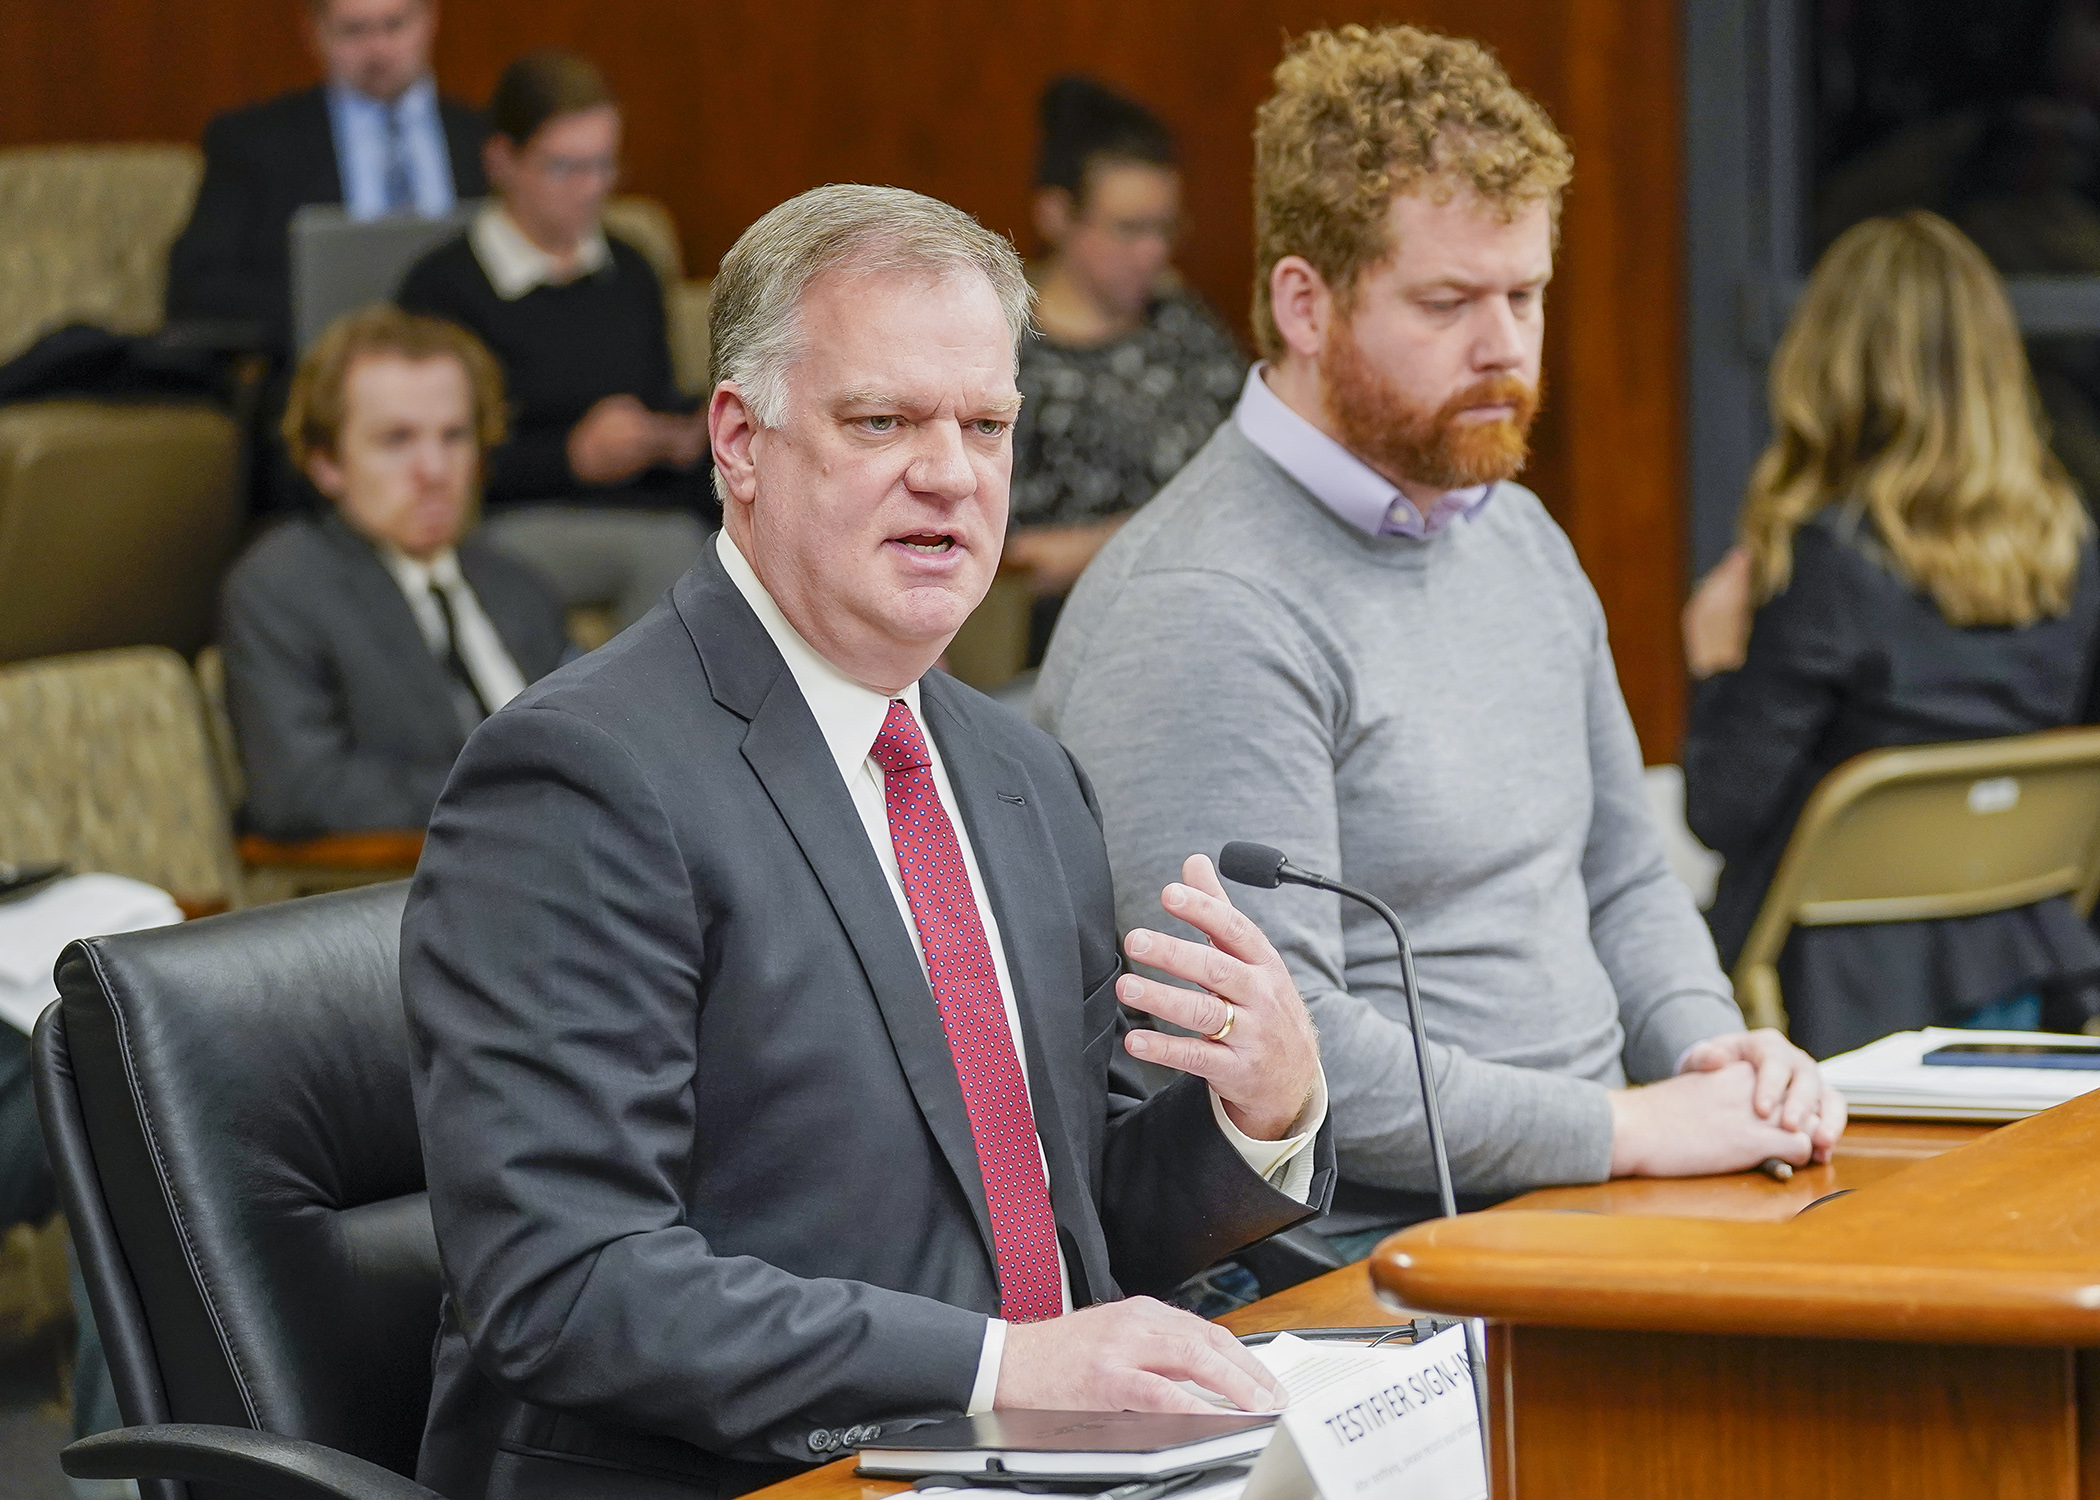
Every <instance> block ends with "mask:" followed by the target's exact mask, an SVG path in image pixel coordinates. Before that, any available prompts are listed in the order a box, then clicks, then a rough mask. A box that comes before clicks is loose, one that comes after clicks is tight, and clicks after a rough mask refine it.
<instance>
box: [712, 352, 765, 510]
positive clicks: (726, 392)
mask: <svg viewBox="0 0 2100 1500" xmlns="http://www.w3.org/2000/svg"><path fill="white" fill-rule="evenodd" d="M758 433H759V425H758V420H757V419H756V418H755V417H753V416H752V415H751V408H750V407H748V406H746V405H745V404H744V393H743V390H742V389H741V388H740V387H739V386H738V385H737V383H736V382H735V381H733V380H725V381H723V382H722V383H721V384H720V385H718V386H716V387H715V393H714V396H713V397H712V398H711V399H710V400H709V401H708V403H707V440H708V443H709V445H710V446H711V447H712V448H713V449H714V454H715V472H716V473H718V474H720V475H721V476H722V487H723V488H724V489H726V490H728V491H729V498H730V499H732V500H734V501H737V502H738V503H739V504H742V505H749V504H750V503H751V502H752V501H753V500H754V499H756V498H757V497H758V462H757V459H756V458H755V457H754V456H753V454H752V451H751V445H752V442H753V440H754V439H755V438H757V436H758Z"/></svg>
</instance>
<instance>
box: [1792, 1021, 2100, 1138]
mask: <svg viewBox="0 0 2100 1500" xmlns="http://www.w3.org/2000/svg"><path fill="white" fill-rule="evenodd" d="M1961 1042H2006V1043H2010V1044H2012V1045H2014V1046H2034V1045H2036V1044H2038V1043H2046V1044H2047V1045H2049V1046H2052V1047H2054V1046H2067V1047H2075V1046H2079V1045H2081V1044H2084V1045H2088V1046H2091V1047H2093V1048H2094V1049H2095V1050H2100V1038H2084V1037H2075V1036H2056V1035H2053V1034H2052V1035H2044V1034H2042V1033H2040V1032H2034V1031H1964V1030H1958V1029H1955V1028H1953V1027H1947V1026H1934V1027H1930V1028H1928V1029H1926V1030H1924V1031H1899V1032H1897V1033H1896V1034H1895V1035H1894V1036H1885V1037H1883V1038H1882V1039H1881V1040H1880V1041H1878V1042H1869V1043H1868V1044H1867V1045H1866V1046H1864V1047H1862V1048H1860V1049H1859V1050H1858V1051H1857V1052H1847V1053H1844V1054H1842V1055H1841V1056H1838V1057H1833V1058H1831V1059H1830V1061H1828V1062H1826V1063H1824V1064H1823V1081H1824V1082H1825V1083H1827V1084H1829V1085H1830V1086H1831V1087H1832V1088H1835V1089H1836V1090H1838V1092H1840V1093H1841V1094H1843V1095H1844V1096H1845V1102H1846V1104H1847V1105H1848V1106H1850V1108H1851V1112H1852V1113H1853V1114H1854V1115H1856V1116H1860V1117H1864V1118H1870V1119H1884V1120H2023V1119H2025V1118H2026V1117H2027V1116H2029V1115H2032V1114H2039V1113H2040V1112H2041V1111H2042V1110H2045V1109H2048V1108H2050V1107H2052V1106H2054V1105H2058V1104H2062V1103H2064V1102H2065V1101H2066V1100H2069V1099H2076V1098H2077V1097H2078V1096H2079V1095H2081V1094H2085V1093H2090V1092H2091V1091H2092V1090H2093V1089H2095V1088H2100V1071H2089V1070H2087V1069H2083V1068H1966V1067H1965V1068H1949V1067H1942V1066H1939V1065H1937V1064H1927V1063H1925V1062H1923V1061H1922V1059H1923V1058H1924V1056H1925V1054H1926V1053H1928V1052H1930V1051H1932V1050H1933V1049H1934V1048H1935V1047H1945V1046H1949V1045H1952V1044H1956V1043H1961Z"/></svg>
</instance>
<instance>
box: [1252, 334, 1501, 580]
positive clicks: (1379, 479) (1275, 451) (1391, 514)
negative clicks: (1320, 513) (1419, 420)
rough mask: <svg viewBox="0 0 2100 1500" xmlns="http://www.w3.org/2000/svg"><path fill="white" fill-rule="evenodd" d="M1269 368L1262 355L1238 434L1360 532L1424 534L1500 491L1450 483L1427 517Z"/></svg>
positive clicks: (1471, 512) (1467, 515)
mask: <svg viewBox="0 0 2100 1500" xmlns="http://www.w3.org/2000/svg"><path fill="white" fill-rule="evenodd" d="M1268 368H1269V365H1268V361H1266V360H1262V361H1258V362H1257V363H1256V364H1255V366H1254V368H1253V369H1251V370H1249V371H1248V372H1247V380H1246V383H1245V384H1244V385H1242V386H1241V387H1240V402H1239V405H1238V406H1235V407H1234V408H1233V409H1232V420H1233V422H1234V423H1235V424H1236V425H1237V426H1238V427H1239V429H1240V435H1241V436H1242V437H1244V438H1246V439H1247V441H1248V442H1250V443H1252V444H1253V445H1254V446H1255V447H1257V448H1259V449H1261V451H1262V452H1264V453H1266V454H1268V455H1269V457H1271V458H1273V459H1275V460H1276V462H1277V463H1278V464H1279V465H1280V466H1281V467H1282V469H1283V471H1284V473H1286V474H1288V475H1290V476H1291V478H1293V479H1295V480H1297V481H1298V482H1299V483H1300V484H1302V485H1304V486H1305V487H1306V488H1307V489H1308V490H1310V491H1311V492H1312V493H1313V496H1314V497H1315V498H1316V499H1317V500H1319V502H1320V503H1321V504H1322V505H1324V506H1326V507H1327V508H1328V509H1329V510H1331V511H1333V512H1334V513H1335V514H1336V515H1338V516H1340V517H1341V518H1342V519H1343V520H1344V521H1347V522H1348V523H1349V524H1350V525H1351V526H1354V527H1355V528H1356V529H1357V530H1358V531H1361V532H1365V533H1367V534H1369V535H1371V536H1381V535H1384V536H1407V537H1413V538H1414V539H1415V540H1416V541H1420V540H1422V539H1423V538H1425V537H1431V536H1434V535H1436V533H1438V532H1439V531H1442V530H1443V529H1444V527H1445V526H1447V525H1449V524H1450V523H1451V521H1452V520H1453V519H1455V518H1459V517H1463V518H1464V519H1466V520H1468V521H1470V520H1472V519H1473V517H1474V516H1475V515H1477V514H1478V513H1479V511H1480V507H1481V506H1483V505H1485V504H1487V503H1488V497H1489V496H1490V495H1492V494H1493V493H1494V492H1495V486H1494V485H1493V484H1492V483H1490V484H1480V485H1474V486H1473V487H1472V488H1471V489H1464V490H1452V491H1451V492H1450V493H1448V494H1444V495H1439V496H1438V497H1437V498H1436V500H1435V501H1434V502H1433V503H1432V504H1431V505H1430V507H1429V514H1427V515H1426V516H1425V515H1424V514H1422V512H1421V511H1420V510H1419V509H1417V508H1416V506H1415V503H1414V501H1412V500H1410V499H1408V498H1407V496H1405V495H1403V494H1402V493H1400V487H1399V486H1398V485H1396V484H1394V483H1393V482H1392V480H1390V479H1388V478H1386V477H1385V476H1384V475H1383V474H1381V473H1379V472H1378V471H1377V470H1376V469H1374V468H1372V467H1371V466H1370V465H1369V464H1367V463H1365V462H1364V461H1363V460H1362V459H1360V458H1358V457H1357V456H1356V455H1355V454H1354V453H1351V452H1350V451H1349V450H1348V449H1347V448H1344V447H1343V446H1342V445H1341V444H1340V443H1338V442H1336V441H1335V440H1334V439H1333V438H1331V437H1329V436H1328V435H1327V434H1326V433H1324V432H1322V431H1320V429H1319V428H1317V427H1315V426H1313V424H1312V423H1310V422H1308V421H1306V420H1305V418H1303V417H1301V416H1299V415H1298V414H1297V413H1296V412H1294V411H1292V410H1291V409H1290V407H1289V406H1287V405H1286V404H1285V403H1284V399H1283V398H1282V397H1281V396H1279V395H1277V394H1276V393H1275V392H1274V391H1272V390H1270V389H1269V383H1268V381H1266V380H1264V379H1263V378H1262V371H1264V370H1266V369H1268Z"/></svg>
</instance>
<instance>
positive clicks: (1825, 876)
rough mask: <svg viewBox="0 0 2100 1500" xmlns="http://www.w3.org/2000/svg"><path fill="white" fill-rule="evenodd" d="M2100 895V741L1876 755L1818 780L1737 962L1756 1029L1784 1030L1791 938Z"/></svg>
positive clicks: (2016, 740)
mask: <svg viewBox="0 0 2100 1500" xmlns="http://www.w3.org/2000/svg"><path fill="white" fill-rule="evenodd" d="M2096 894H2100V729H2068V730H2051V731H2049V732H2047V733H2044V734H2030V735H2017V736H2013V737H2009V738H2005V739H1989V740H1968V741H1964V742H1962V743H1959V744H1952V745H1922V746H1912V747H1904V748H1899V749H1894V750H1875V751H1870V752H1869V753H1867V754H1865V755H1858V756H1854V757H1853V758H1852V759H1851V760H1848V761H1846V762H1845V763H1844V764H1843V765H1841V766H1838V767H1837V768H1836V769H1835V770H1833V771H1832V772H1831V773H1830V774H1829V775H1828V776H1826V777H1824V778H1823V781H1822V783H1821V784H1820V785H1819V786H1817V788H1816V790H1815V792H1814V793H1813V794H1812V795H1811V796H1810V797H1809V799H1808V804H1807V806H1805V807H1804V808H1803V809H1802V810H1801V817H1800V819H1799V821H1797V822H1796V823H1795V824H1794V832H1793V835H1792V837H1791V838H1790V839H1789V840H1788V841H1787V846H1786V853H1785V854H1784V856H1783V857H1782V858H1781V859H1780V862H1779V870H1778V873H1777V874H1776V875H1774V877H1773V879H1772V884H1771V887H1770V889H1769V890H1767V891H1766V893H1765V899H1764V905H1763V906H1762V907H1760V908H1759V910H1758V914H1757V920H1756V922H1755V923H1754V924H1753V925H1752V927H1751V929H1750V936H1749V937H1748V939H1746V940H1745V942H1744V944H1743V950H1742V953H1741V955H1740V957H1739V958H1738V959H1737V961H1736V973H1735V985H1736V998H1737V1000H1738V1001H1739V1002H1741V1004H1742V1006H1743V1010H1744V1013H1745V1015H1746V1016H1747V1017H1748V1018H1749V1020H1750V1022H1751V1024H1752V1025H1757V1026H1784V1025H1785V1024H1786V1013H1785V1007H1784V1003H1783V999H1782V997H1781V995H1780V993H1779V979H1778V971H1777V969H1776V967H1775V965H1776V964H1777V962H1778V958H1779V953H1780V950H1781V949H1782V948H1783V947H1785V945H1786V938H1787V934H1788V933H1789V932H1790V931H1792V930H1793V929H1794V928H1795V927H1797V926H1802V927H1823V926H1834V925H1838V924H1842V923H1860V922H1914V921H1923V920H1929V919H1934V918H1944V917H1969V916H1978V915H1981V914H1983V913H1985V912H1993V911H2006V910H2010V909H2011V908H2013V907H2016V906H2026V905H2029V904H2030V903H2032V902H2036V901H2044V900H2047V899H2049V898H2050V897H2052V896H2068V897H2070V898H2071V901H2072V906H2073V908H2074V909H2075V910H2076V911H2077V912H2078V914H2079V915H2080V916H2084V915H2086V913H2088V912H2089V911H2091V910H2092V907H2093V901H2094V897H2095V895H2096Z"/></svg>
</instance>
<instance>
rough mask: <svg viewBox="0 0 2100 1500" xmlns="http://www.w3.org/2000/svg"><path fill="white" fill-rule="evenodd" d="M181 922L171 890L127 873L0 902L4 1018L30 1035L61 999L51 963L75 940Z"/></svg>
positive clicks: (81, 879)
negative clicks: (45, 1008) (136, 878)
mask: <svg viewBox="0 0 2100 1500" xmlns="http://www.w3.org/2000/svg"><path fill="white" fill-rule="evenodd" d="M181 920H182V909H181V908H180V907H178V906H177V905H176V904H175V902H174V899H173V898H172V897H170V896H169V895H168V893H167V892H165V891H163V890H160V889H158V888H156V887H154V886H150V885H147V884H146V883H145V882H143V881H139V880H128V879H126V878H125V877H124V876H122V875H75V876H74V877H73V878H72V879H70V880H61V881H58V882H57V883H56V884H53V885H47V886H45V887H44V888H43V889H42V890H40V891H38V892H37V893H36V894H35V895H33V896H24V897H22V898H21V899H20V900H19V901H9V902H6V903H4V904H0V1021H4V1022H6V1023H7V1024H8V1025H10V1026H12V1027H14V1028H15V1030H17V1031H19V1032H21V1033H23V1034H24V1035H25V1036H26V1035H27V1034H28V1033H29V1032H30V1031H31V1030H33V1029H34V1028H35V1026H36V1018H37V1017H38V1016H40V1015H42V1014H43V1011H44V1007H45V1006H47V1005H49V1004H50V1003H51V1002H52V1001H53V1000H56V999H57V998H58V985H57V984H56V983H54V982H53V980H52V978H51V968H52V965H53V964H55V963H57V962H58V955H59V953H60V951H61V950H63V949H64V948H65V946H66V944H68V943H70V942H72V941H73V939H75V938H82V937H96V936H99V935H101V934H103V933H110V932H137V931H138V930H139V929H141V928H144V927H166V926H168V925H169V924H170V923H174V922H180V921H181Z"/></svg>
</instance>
